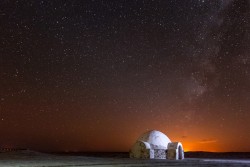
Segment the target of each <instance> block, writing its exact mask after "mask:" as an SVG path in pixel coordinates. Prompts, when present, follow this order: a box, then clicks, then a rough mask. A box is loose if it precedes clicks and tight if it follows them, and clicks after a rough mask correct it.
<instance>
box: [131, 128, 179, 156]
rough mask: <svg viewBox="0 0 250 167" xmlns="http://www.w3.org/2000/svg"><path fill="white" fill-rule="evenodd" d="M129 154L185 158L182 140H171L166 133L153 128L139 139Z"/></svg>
mask: <svg viewBox="0 0 250 167" xmlns="http://www.w3.org/2000/svg"><path fill="white" fill-rule="evenodd" d="M129 156H130V158H142V159H184V151H183V147H182V144H181V143H180V142H171V140H170V139H169V138H168V137H167V136H166V135H165V134H164V133H162V132H160V131H156V130H152V131H148V132H146V133H144V134H142V135H141V136H140V137H139V138H138V139H137V141H136V142H135V144H134V145H133V147H132V148H131V150H130V152H129Z"/></svg>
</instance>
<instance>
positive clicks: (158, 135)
mask: <svg viewBox="0 0 250 167" xmlns="http://www.w3.org/2000/svg"><path fill="white" fill-rule="evenodd" d="M138 140H139V141H143V142H147V143H149V144H152V145H157V146H163V147H165V148H167V147H168V143H170V142H171V141H170V139H169V138H168V137H167V136H166V135H165V134H164V133H162V132H160V131H157V130H152V131H148V132H146V133H144V134H142V135H141V136H140V137H139V138H138Z"/></svg>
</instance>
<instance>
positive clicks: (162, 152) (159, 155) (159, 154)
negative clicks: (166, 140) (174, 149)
mask: <svg viewBox="0 0 250 167" xmlns="http://www.w3.org/2000/svg"><path fill="white" fill-rule="evenodd" d="M166 157H167V156H166V149H155V150H154V158H155V159H166Z"/></svg>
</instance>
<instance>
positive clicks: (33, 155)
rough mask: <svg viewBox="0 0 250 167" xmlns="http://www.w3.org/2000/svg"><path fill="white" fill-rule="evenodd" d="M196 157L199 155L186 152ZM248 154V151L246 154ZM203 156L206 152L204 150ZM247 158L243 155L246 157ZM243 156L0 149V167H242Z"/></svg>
mask: <svg viewBox="0 0 250 167" xmlns="http://www.w3.org/2000/svg"><path fill="white" fill-rule="evenodd" d="M190 155H191V156H192V155H195V156H198V155H200V154H190V153H189V154H187V156H189V157H190ZM247 155H249V154H247ZM203 156H205V154H204V153H203ZM245 157H246V156H245ZM245 157H244V156H243V159H242V156H241V157H240V158H237V157H236V158H235V157H230V156H229V154H228V155H227V157H225V158H220V157H219V158H218V156H217V157H216V156H215V157H214V158H211V155H210V158H204V157H203V158H198V157H197V158H185V159H184V160H143V159H140V160H138V159H130V158H128V154H127V153H122V154H121V153H120V154H119V153H112V154H104V153H102V154H93V153H92V154H87V153H85V154H46V153H39V152H34V151H14V152H0V166H1V167H81V166H95V167H107V166H118V167H122V166H125V167H132V166H135V167H137V166H170V167H172V166H180V167H182V166H183V167H184V166H185V167H187V166H192V167H195V166H201V167H203V166H204V167H208V166H220V167H221V166H222V167H223V166H225V167H241V166H246V167H247V166H249V167H250V159H249V158H248V156H247V158H245Z"/></svg>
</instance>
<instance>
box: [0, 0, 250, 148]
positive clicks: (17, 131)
mask: <svg viewBox="0 0 250 167" xmlns="http://www.w3.org/2000/svg"><path fill="white" fill-rule="evenodd" d="M249 110H250V0H106V1H105V0H92V1H90V0H84V1H83V0H53V1H49V0H43V1H42V0H33V1H32V0H22V1H21V0H1V1H0V133H1V137H0V147H18V148H29V149H34V150H40V151H128V150H129V149H130V148H131V146H132V144H133V143H134V142H135V140H136V139H137V138H138V137H139V136H140V134H142V133H143V132H145V131H148V130H152V129H156V130H160V131H162V132H163V133H165V134H166V135H167V136H168V137H169V138H170V139H171V140H172V141H181V142H182V143H183V145H184V149H185V151H200V150H201V151H250V142H249V138H250V123H249V122H250V111H249Z"/></svg>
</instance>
